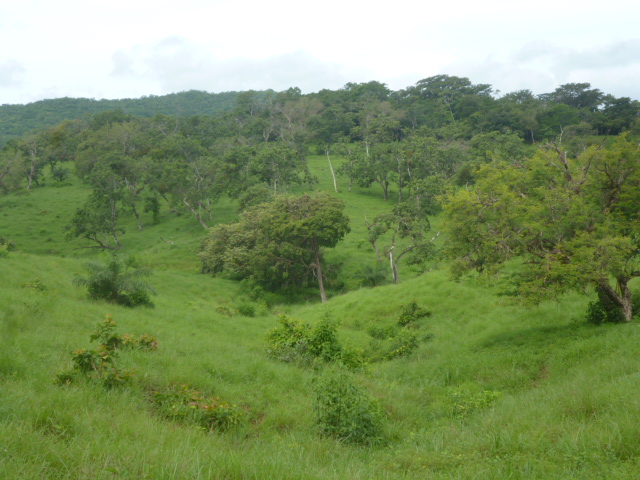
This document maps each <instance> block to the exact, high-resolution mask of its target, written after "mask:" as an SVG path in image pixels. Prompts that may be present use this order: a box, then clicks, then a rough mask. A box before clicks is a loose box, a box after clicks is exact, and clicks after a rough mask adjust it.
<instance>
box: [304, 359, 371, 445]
mask: <svg viewBox="0 0 640 480" xmlns="http://www.w3.org/2000/svg"><path fill="white" fill-rule="evenodd" d="M314 387H315V388H314V390H315V412H316V421H317V424H318V425H319V427H320V431H321V433H322V434H323V435H327V436H330V437H334V438H339V439H342V440H344V441H346V442H349V443H356V444H367V445H371V444H378V443H381V442H382V441H383V425H384V413H383V411H382V409H381V408H380V406H379V405H378V403H377V402H376V401H375V400H374V399H373V398H371V397H370V396H369V395H368V394H367V392H366V391H365V390H364V389H363V388H361V387H358V386H357V385H355V384H354V383H353V379H352V377H351V376H350V375H348V374H347V373H346V372H344V371H337V372H329V373H328V374H325V375H324V377H322V378H320V379H319V380H316V383H315V386H314Z"/></svg>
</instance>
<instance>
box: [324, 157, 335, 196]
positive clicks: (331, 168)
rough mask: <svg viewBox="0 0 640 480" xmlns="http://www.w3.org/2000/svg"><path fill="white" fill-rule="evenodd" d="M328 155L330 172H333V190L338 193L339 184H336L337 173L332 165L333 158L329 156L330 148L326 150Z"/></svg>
mask: <svg viewBox="0 0 640 480" xmlns="http://www.w3.org/2000/svg"><path fill="white" fill-rule="evenodd" d="M325 152H326V154H327V160H328V161H329V170H331V177H332V178H333V189H334V190H335V192H336V193H338V184H337V182H336V173H335V172H334V171H333V165H332V164H331V157H330V156H329V148H327V149H326V150H325Z"/></svg>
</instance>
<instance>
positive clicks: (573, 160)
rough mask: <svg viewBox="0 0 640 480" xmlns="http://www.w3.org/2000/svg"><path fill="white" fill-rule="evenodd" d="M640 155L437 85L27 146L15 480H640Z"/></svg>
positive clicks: (473, 91)
mask: <svg viewBox="0 0 640 480" xmlns="http://www.w3.org/2000/svg"><path fill="white" fill-rule="evenodd" d="M614 100H615V102H614ZM618 100H619V101H618ZM614 103H615V105H616V106H615V108H614V106H613V105H614ZM627 107H628V110H625V108H627ZM614 111H615V112H618V113H614ZM624 112H627V113H629V114H628V115H627V114H625V113H624ZM618 128H619V129H620V130H616V129H618ZM621 130H625V131H626V132H625V133H624V134H623V135H619V133H620V132H621ZM607 131H608V132H609V135H608V136H606V135H602V134H605V133H607ZM596 134H601V135H596ZM636 134H637V102H635V101H631V100H629V101H628V102H625V101H624V100H621V99H613V98H612V97H610V96H607V95H604V94H602V93H601V92H599V91H597V90H595V89H592V88H591V87H590V86H589V85H588V84H570V85H565V86H562V87H560V88H559V89H557V90H556V92H553V95H551V94H549V95H543V96H537V97H536V96H533V95H531V94H530V92H529V93H528V92H515V93H511V94H507V95H504V96H502V97H500V98H494V97H493V96H492V95H491V88H490V87H489V86H486V85H473V84H472V83H471V82H470V81H468V80H467V79H461V78H458V77H447V76H438V77H433V78H430V79H425V80H423V81H420V82H418V83H417V84H416V85H415V87H410V88H407V89H406V90H404V91H401V92H391V91H389V90H388V89H387V88H386V87H385V86H384V85H382V84H379V83H377V82H369V83H367V84H348V85H346V86H345V87H344V88H343V89H341V90H338V91H335V92H331V91H323V92H318V93H317V94H310V95H302V94H301V93H300V92H299V91H298V90H297V89H290V90H288V91H285V92H279V93H275V92H272V93H269V94H258V93H257V92H244V93H242V94H239V95H238V96H237V102H236V104H235V105H234V106H233V107H232V109H231V110H230V111H228V112H226V113H222V114H219V115H215V116H209V115H197V116H187V115H184V116H179V117H178V116H168V115H155V116H150V117H142V116H134V115H133V114H129V113H125V112H122V111H121V112H117V111H108V112H102V113H100V114H97V115H92V116H88V117H84V118H81V119H73V118H70V119H69V120H67V121H64V122H62V123H59V124H57V125H53V126H51V127H47V128H46V129H44V130H42V129H41V130H36V131H33V132H31V133H30V134H28V135H24V136H22V137H19V138H13V139H11V140H9V141H7V143H6V144H5V146H4V148H3V149H2V150H1V151H0V188H1V189H2V192H3V195H2V196H0V266H1V267H2V272H3V288H2V289H0V331H2V332H3V334H2V335H1V336H0V477H2V478H104V479H107V478H185V479H186V478H189V479H191V478H202V479H204V478H284V479H287V478H289V479H293V478H323V479H325V478H326V479H343V478H344V479H346V478H348V479H365V478H366V479H369V478H381V479H400V478H403V479H404V478H439V479H460V478H469V479H470V478H476V479H495V478H521V479H538V478H550V479H554V478H557V479H572V478H574V479H578V478H580V479H583V478H620V479H625V478H629V479H632V478H636V477H637V472H638V470H639V469H640V447H639V446H638V442H637V438H638V436H640V426H638V423H637V422H636V421H635V419H636V418H637V417H638V415H640V402H638V400H637V398H636V397H637V395H636V394H635V392H637V390H638V388H639V387H640V379H639V377H638V375H637V371H638V361H637V359H638V358H639V356H640V351H639V347H638V345H640V341H639V340H640V330H638V323H637V321H635V320H634V317H633V315H637V305H638V293H637V292H638V290H639V286H638V279H637V277H636V276H635V272H636V270H638V268H636V267H635V266H634V265H635V264H636V262H637V258H636V251H637V250H638V248H637V245H635V243H634V242H635V240H636V239H637V238H636V237H637V236H638V235H637V233H638V232H636V230H637V224H638V222H637V220H638V214H639V212H638V211H637V205H638V204H639V203H640V202H639V201H638V199H637V198H636V197H637V191H638V187H639V185H638V184H637V183H638V179H637V171H636V170H637V164H638V159H637V137H636V136H634V135H636ZM534 142H535V143H534ZM64 172H66V173H64ZM469 212H472V213H473V214H469ZM205 227H206V228H205ZM87 232H89V233H87ZM222 233H225V235H228V237H225V236H223V235H222ZM314 235H315V242H314ZM230 239H233V241H231V240H230ZM314 245H317V247H318V249H316V248H315V246H314ZM403 252H406V253H403ZM114 254H115V255H114ZM101 256H102V261H98V262H96V260H100V258H101ZM126 258H135V259H136V260H137V262H136V264H135V265H133V264H128V263H127V260H126ZM232 260H233V261H232ZM88 262H92V263H91V264H92V265H93V267H91V268H92V269H90V270H87V269H86V265H87V263H88ZM285 265H286V268H285ZM94 267H95V270H94V269H93V268H94ZM203 267H204V270H209V272H208V273H215V275H211V274H202V270H203ZM318 267H320V270H319V269H318ZM452 267H453V272H454V273H455V274H457V276H458V278H457V280H454V279H452V278H451V275H450V273H451V270H452ZM138 269H142V270H140V272H138ZM151 270H153V272H154V275H153V278H152V282H150V283H152V285H153V289H154V290H155V291H157V292H158V295H157V296H156V297H154V304H155V308H153V309H150V308H129V307H130V306H131V305H133V304H134V303H138V300H137V299H140V298H146V299H147V300H149V299H150V298H151V297H150V296H149V294H150V293H151V290H150V288H149V287H150V285H149V284H147V280H149V279H148V278H147V277H146V276H145V275H141V276H138V273H141V272H149V271H151ZM498 273H500V274H501V275H498ZM77 278H84V282H82V283H83V285H84V286H85V290H81V289H78V288H74V287H73V286H72V284H73V281H74V279H77ZM320 279H322V280H323V282H324V287H325V294H326V300H327V301H326V302H322V301H319V300H322V297H321V298H320V299H318V290H319V289H320V284H319V280H320ZM604 279H606V280H607V281H608V282H607V283H606V285H605V283H604ZM103 280H104V281H103ZM478 280H479V281H478ZM91 282H93V284H94V285H95V287H92V288H93V290H95V292H96V295H95V297H96V298H92V296H94V295H91V291H92V290H91V288H89V285H91V284H92V283H91ZM138 282H139V283H138ZM131 285H139V286H140V287H141V291H140V292H138V293H136V291H135V289H131V288H130V286H131ZM625 288H626V289H628V290H629V292H630V293H631V313H630V315H631V317H630V318H627V317H625V314H624V312H625V310H624V309H623V308H620V307H621V305H620V303H622V304H624V305H626V303H625V302H627V299H628V297H627V294H626V291H625ZM608 289H611V290H613V291H615V293H616V294H617V295H618V297H615V296H612V295H609V294H608V293H607V292H608ZM87 292H89V293H90V295H89V296H88V295H87V294H86V293H87ZM97 292H100V293H102V292H106V294H105V295H101V294H98V293H97ZM505 293H516V294H517V298H520V299H525V300H527V302H525V304H521V303H514V302H511V301H509V300H510V298H507V297H505ZM634 294H635V295H634ZM634 296H635V298H634ZM112 299H116V301H113V302H112V301H109V300H112ZM117 299H124V301H123V302H119V301H117ZM616 299H617V300H616ZM142 303H143V304H144V303H145V302H142ZM99 318H106V320H105V321H103V322H101V323H100V324H99V325H98V327H97V328H96V327H95V326H94V323H95V320H94V319H99ZM111 318H116V319H117V320H118V326H117V327H118V328H116V325H115V324H114V322H113V320H112V319H111ZM622 320H629V321H622ZM120 327H123V331H126V332H130V333H127V334H121V333H119V329H120ZM145 332H153V336H151V335H148V334H145ZM87 338H89V339H90V344H89V345H87V343H86V340H87ZM158 338H159V339H161V348H157V347H158V340H157V339H158ZM83 345H84V346H85V347H84V348H80V349H79V347H83ZM69 352H71V355H70V354H69ZM56 372H61V373H59V374H58V375H57V376H56ZM52 380H53V381H52Z"/></svg>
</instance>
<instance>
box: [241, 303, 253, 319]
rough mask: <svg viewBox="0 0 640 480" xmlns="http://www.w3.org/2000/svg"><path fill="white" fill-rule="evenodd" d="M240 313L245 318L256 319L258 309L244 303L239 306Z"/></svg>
mask: <svg viewBox="0 0 640 480" xmlns="http://www.w3.org/2000/svg"><path fill="white" fill-rule="evenodd" d="M237 310H238V313H239V314H240V315H242V316H243V317H255V316H256V307H254V306H253V305H251V304H249V303H243V304H241V305H238V308H237Z"/></svg>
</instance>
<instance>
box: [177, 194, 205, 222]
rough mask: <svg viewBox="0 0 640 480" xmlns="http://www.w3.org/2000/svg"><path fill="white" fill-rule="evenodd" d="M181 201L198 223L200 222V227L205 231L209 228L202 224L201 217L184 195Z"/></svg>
mask: <svg viewBox="0 0 640 480" xmlns="http://www.w3.org/2000/svg"><path fill="white" fill-rule="evenodd" d="M182 201H183V202H184V204H185V205H186V206H187V208H188V209H189V210H190V211H191V213H193V215H194V216H195V217H196V218H197V219H198V222H200V225H202V227H203V228H205V229H207V228H209V226H208V225H207V224H206V223H204V220H202V215H200V212H199V211H198V210H196V209H195V208H193V206H192V205H191V204H190V203H189V202H188V201H187V198H186V195H185V198H183V199H182Z"/></svg>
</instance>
